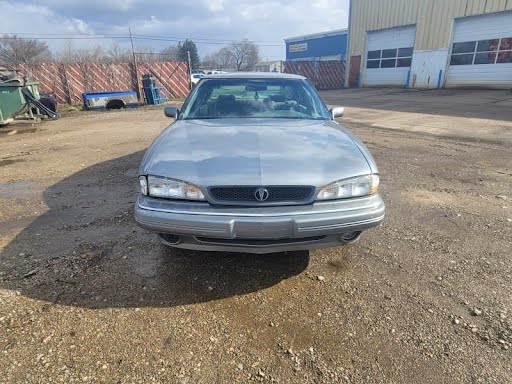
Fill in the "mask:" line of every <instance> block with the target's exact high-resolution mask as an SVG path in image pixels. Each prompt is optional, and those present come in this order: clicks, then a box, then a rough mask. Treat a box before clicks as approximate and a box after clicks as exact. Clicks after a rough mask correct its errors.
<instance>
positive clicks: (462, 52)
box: [450, 37, 512, 65]
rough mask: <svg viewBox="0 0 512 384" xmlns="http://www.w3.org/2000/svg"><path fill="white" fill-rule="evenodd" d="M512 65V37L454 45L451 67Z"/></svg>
mask: <svg viewBox="0 0 512 384" xmlns="http://www.w3.org/2000/svg"><path fill="white" fill-rule="evenodd" d="M502 63H512V37H502V38H496V39H487V40H479V41H464V42H457V43H453V45H452V55H451V57H450V65H482V64H502Z"/></svg>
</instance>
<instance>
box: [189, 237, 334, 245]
mask: <svg viewBox="0 0 512 384" xmlns="http://www.w3.org/2000/svg"><path fill="white" fill-rule="evenodd" d="M325 238H326V236H314V237H303V238H298V239H217V238H213V237H196V239H197V240H198V241H200V242H202V243H211V244H225V245H254V246H266V245H286V244H297V243H298V244H300V243H311V242H315V241H320V240H323V239H325Z"/></svg>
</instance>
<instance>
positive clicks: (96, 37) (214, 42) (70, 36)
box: [0, 33, 284, 47]
mask: <svg viewBox="0 0 512 384" xmlns="http://www.w3.org/2000/svg"><path fill="white" fill-rule="evenodd" d="M17 35H22V36H27V37H25V38H30V39H32V40H105V39H118V40H120V39H125V40H129V39H130V36H129V35H109V34H106V35H105V34H98V35H96V34H50V33H48V34H43V33H38V34H37V35H35V34H32V33H4V36H2V37H0V38H2V39H16V38H20V37H18V36H17ZM41 36H44V37H41ZM22 38H24V37H22ZM132 38H133V39H134V40H146V41H168V42H181V41H185V40H186V38H178V37H165V36H152V35H135V34H134V35H132ZM190 39H191V40H192V41H194V43H196V44H202V45H226V44H229V43H231V42H232V41H233V40H224V39H219V40H217V39H206V38H201V39H194V38H190ZM250 41H251V42H253V43H258V45H259V46H262V47H282V46H284V43H279V44H270V41H269V40H250Z"/></svg>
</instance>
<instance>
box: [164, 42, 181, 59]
mask: <svg viewBox="0 0 512 384" xmlns="http://www.w3.org/2000/svg"><path fill="white" fill-rule="evenodd" d="M179 57H180V50H179V48H178V46H177V45H169V46H168V47H167V48H165V49H163V50H162V52H160V59H161V60H166V61H167V60H168V61H179Z"/></svg>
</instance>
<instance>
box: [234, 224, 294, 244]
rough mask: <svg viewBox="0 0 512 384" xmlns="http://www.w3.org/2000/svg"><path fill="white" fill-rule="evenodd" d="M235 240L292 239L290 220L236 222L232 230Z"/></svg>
mask: <svg viewBox="0 0 512 384" xmlns="http://www.w3.org/2000/svg"><path fill="white" fill-rule="evenodd" d="M234 229H235V230H234V235H235V238H242V239H282V238H289V237H293V221H292V220H276V221H269V222H259V223H258V222H250V221H237V222H235V228H234Z"/></svg>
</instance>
